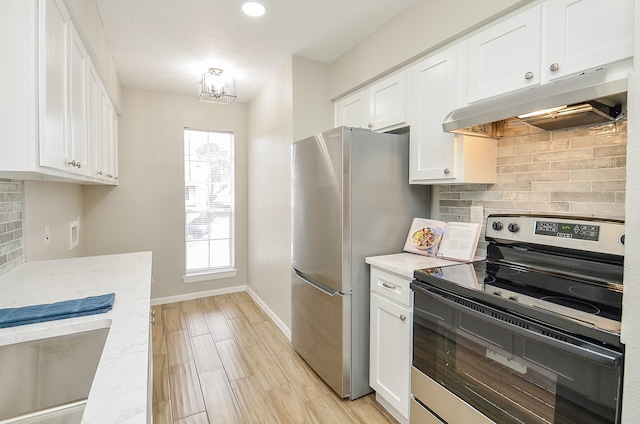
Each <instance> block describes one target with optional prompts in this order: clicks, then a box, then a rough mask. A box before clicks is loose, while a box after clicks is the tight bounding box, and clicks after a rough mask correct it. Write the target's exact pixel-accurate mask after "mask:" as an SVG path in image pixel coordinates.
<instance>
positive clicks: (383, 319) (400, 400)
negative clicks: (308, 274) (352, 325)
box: [369, 267, 413, 423]
mask: <svg viewBox="0 0 640 424" xmlns="http://www.w3.org/2000/svg"><path fill="white" fill-rule="evenodd" d="M410 281H411V280H410V279H409V278H406V277H401V276H398V275H396V274H393V273H389V272H386V271H382V270H380V269H377V268H375V267H371V305H370V311H371V312H370V313H371V316H370V319H371V321H370V358H369V385H370V386H371V388H372V389H374V390H375V391H376V399H377V400H378V402H379V403H380V404H381V405H382V406H384V407H385V409H387V411H388V412H389V413H390V414H391V415H393V416H394V418H396V419H397V420H398V421H399V422H401V423H408V422H409V401H410V397H411V387H410V386H411V381H410V375H411V346H412V332H411V326H412V324H413V320H412V316H413V310H412V307H413V305H412V304H413V301H412V299H413V297H412V296H411V289H410V288H409V283H410Z"/></svg>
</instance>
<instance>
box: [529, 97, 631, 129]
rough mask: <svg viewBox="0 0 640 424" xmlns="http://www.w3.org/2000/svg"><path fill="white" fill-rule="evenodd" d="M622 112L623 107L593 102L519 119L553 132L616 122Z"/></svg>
mask: <svg viewBox="0 0 640 424" xmlns="http://www.w3.org/2000/svg"><path fill="white" fill-rule="evenodd" d="M621 112H622V107H621V105H617V106H607V105H605V104H602V103H600V102H597V101H595V100H592V101H589V102H584V103H580V104H576V105H571V106H566V107H563V108H561V109H557V110H553V111H549V112H543V113H539V114H535V112H534V113H530V114H527V115H521V116H518V119H520V120H521V121H524V122H526V123H527V124H529V125H533V126H534V127H538V128H542V129H543V130H547V131H553V130H559V129H563V128H573V127H581V126H583V125H595V124H602V123H605V122H611V121H615V120H616V118H618V116H619V115H620V113H621Z"/></svg>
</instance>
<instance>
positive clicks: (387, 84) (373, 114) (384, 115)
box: [367, 71, 407, 131]
mask: <svg viewBox="0 0 640 424" xmlns="http://www.w3.org/2000/svg"><path fill="white" fill-rule="evenodd" d="M368 97H369V122H368V123H367V126H368V127H369V128H370V129H372V130H374V131H378V130H381V129H384V128H389V127H394V126H397V125H401V124H404V123H406V122H407V71H402V72H399V73H397V74H394V75H392V76H390V77H388V78H385V79H384V80H382V81H380V82H379V83H376V84H374V85H373V86H371V87H370V88H369V89H368Z"/></svg>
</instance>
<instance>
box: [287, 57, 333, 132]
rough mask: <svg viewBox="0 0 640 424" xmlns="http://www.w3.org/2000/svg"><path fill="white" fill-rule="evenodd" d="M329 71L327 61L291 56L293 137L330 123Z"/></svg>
mask: <svg viewBox="0 0 640 424" xmlns="http://www.w3.org/2000/svg"><path fill="white" fill-rule="evenodd" d="M330 72H331V66H330V65H329V64H327V63H323V62H317V61H315V60H309V59H303V58H301V57H297V56H294V57H293V69H292V78H293V99H292V100H293V141H296V140H300V139H303V138H305V137H309V136H310V135H313V134H317V133H319V132H322V131H325V130H328V129H330V128H332V127H333V102H332V101H331V100H330V98H329V88H330V87H329V86H330V78H329V77H330Z"/></svg>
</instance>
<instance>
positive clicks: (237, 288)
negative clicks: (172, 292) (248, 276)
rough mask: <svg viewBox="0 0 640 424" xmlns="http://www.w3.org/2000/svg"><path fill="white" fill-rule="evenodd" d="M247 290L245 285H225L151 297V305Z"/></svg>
mask: <svg viewBox="0 0 640 424" xmlns="http://www.w3.org/2000/svg"><path fill="white" fill-rule="evenodd" d="M243 291H247V286H246V285H243V286H233V287H225V288H223V289H215V290H205V291H200V292H194V293H187V294H179V295H176V296H167V297H157V298H155V299H151V306H157V305H164V304H165V303H174V302H183V301H185V300H193V299H200V298H202V297H209V296H219V295H221V294H229V293H238V292H243Z"/></svg>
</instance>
